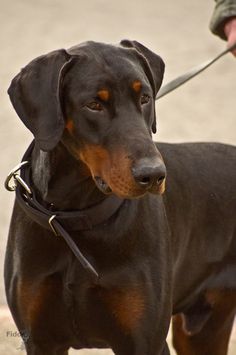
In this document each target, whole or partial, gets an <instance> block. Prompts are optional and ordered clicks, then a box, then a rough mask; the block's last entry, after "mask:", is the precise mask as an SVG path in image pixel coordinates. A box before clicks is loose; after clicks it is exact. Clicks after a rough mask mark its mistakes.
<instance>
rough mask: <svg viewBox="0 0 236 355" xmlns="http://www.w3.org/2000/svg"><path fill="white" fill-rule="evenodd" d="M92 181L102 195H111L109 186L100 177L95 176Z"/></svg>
mask: <svg viewBox="0 0 236 355" xmlns="http://www.w3.org/2000/svg"><path fill="white" fill-rule="evenodd" d="M94 181H95V184H96V185H97V187H98V189H99V190H100V191H102V192H103V193H104V194H110V193H112V189H111V188H110V186H109V185H108V184H107V183H106V182H105V181H104V180H103V179H102V178H101V177H100V176H95V177H94Z"/></svg>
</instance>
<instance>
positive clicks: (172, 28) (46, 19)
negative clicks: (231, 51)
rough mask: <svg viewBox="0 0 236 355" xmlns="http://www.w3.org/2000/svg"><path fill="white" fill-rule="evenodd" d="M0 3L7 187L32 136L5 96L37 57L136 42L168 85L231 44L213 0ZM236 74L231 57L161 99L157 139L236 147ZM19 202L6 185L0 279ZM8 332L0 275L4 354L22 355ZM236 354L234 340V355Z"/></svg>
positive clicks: (0, 146)
mask: <svg viewBox="0 0 236 355" xmlns="http://www.w3.org/2000/svg"><path fill="white" fill-rule="evenodd" d="M0 5H1V11H0V24H1V31H0V41H1V56H0V72H1V73H0V74H1V92H0V95H1V109H0V151H1V169H0V182H1V185H2V186H3V181H4V178H5V176H6V174H7V172H8V171H9V170H10V169H11V168H12V167H13V166H15V165H16V164H18V162H19V161H20V159H21V156H22V153H23V152H24V150H25V148H26V147H27V145H28V143H29V142H30V140H31V138H32V137H31V134H30V133H29V132H28V131H27V130H26V129H25V128H24V126H23V125H22V123H21V122H20V120H19V119H18V118H17V116H16V114H15V113H14V110H13V108H12V107H11V105H10V102H9V99H8V96H7V93H6V91H7V88H8V86H9V83H10V81H11V79H12V78H13V76H14V75H16V74H17V73H18V72H19V70H20V68H21V67H23V66H24V65H25V64H27V63H28V62H29V61H30V60H31V59H33V58H34V57H36V56H38V55H40V54H43V53H46V52H48V51H51V50H53V49H58V48H62V47H64V48H67V47H70V46H72V45H74V44H77V43H80V42H82V41H86V40H88V39H92V40H98V41H102V42H110V43H117V42H119V41H120V40H121V39H124V38H129V39H136V40H138V41H140V42H142V43H143V44H145V45H146V46H148V47H149V48H151V49H152V50H153V51H155V52H157V53H159V54H160V55H161V56H162V57H163V59H164V61H165V62H166V75H165V82H168V81H169V80H170V79H172V78H175V77H176V76H177V75H179V74H182V73H183V72H184V71H186V70H188V69H190V68H191V67H193V66H195V65H197V64H199V63H201V62H203V61H205V60H207V59H208V58H211V57H213V56H214V55H215V54H217V53H218V52H220V51H221V50H222V49H223V48H224V47H225V43H224V42H223V41H221V40H220V39H218V38H217V37H215V36H213V35H212V34H211V33H210V31H209V29H208V25H209V20H210V16H211V13H212V11H213V6H214V2H213V1H212V0H209V1H206V0H198V1H196V0H178V1H161V0H149V1H143V0H142V1H141V0H135V1H134V0H129V1H127V0H119V1H116V2H113V1H107V0H87V1H81V0H77V1H73V0H67V1H63V0H53V1H50V0H39V1H37V2H36V1H32V0H21V1H17V0H12V1H5V0H0ZM235 69H236V60H235V59H234V58H233V57H232V56H231V55H227V56H226V57H225V58H223V59H221V61H220V62H218V63H216V64H215V65H214V66H213V67H212V68H210V69H208V70H207V72H205V73H203V74H201V76H199V77H197V78H195V79H193V80H192V81H191V82H190V83H188V84H186V85H185V86H183V87H182V88H180V89H178V90H177V91H175V92H173V93H171V94H169V95H168V96H166V97H165V98H163V99H160V101H159V102H158V103H157V114H158V134H157V135H156V137H155V138H156V140H158V141H169V142H182V141H220V142H227V143H232V144H235V143H236V129H235V125H236V117H235V116H236V115H235V111H236V110H235V105H236V102H235V92H236V80H235V79H236V70H235ZM13 198H14V196H13V194H11V193H8V192H6V191H5V190H4V189H3V187H1V188H0V204H1V214H0V235H1V239H0V275H2V273H3V260H4V250H5V245H6V238H7V230H8V225H9V219H10V211H11V206H12V203H13ZM9 331H12V332H14V331H15V326H14V325H13V323H12V321H11V318H10V315H9V312H8V311H7V308H6V305H5V296H4V288H3V280H2V276H0V341H1V342H0V354H4V355H5V354H8V355H12V354H18V353H19V351H20V350H21V349H20V340H19V338H17V337H16V338H14V337H13V336H7V332H9ZM82 353H83V354H87V352H86V351H82V352H81V354H82ZM89 353H90V352H89ZM235 353H236V336H235V335H234V336H233V337H232V341H231V352H230V354H231V355H233V354H235ZM70 354H74V352H73V351H71V352H70ZM99 354H100V355H102V354H109V352H108V351H103V352H99Z"/></svg>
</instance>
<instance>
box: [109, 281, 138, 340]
mask: <svg viewBox="0 0 236 355" xmlns="http://www.w3.org/2000/svg"><path fill="white" fill-rule="evenodd" d="M102 297H103V300H104V302H105V303H106V305H107V307H108V308H109V310H110V312H111V314H112V315H113V317H114V318H115V320H116V322H117V323H118V324H119V325H120V327H121V328H122V330H123V331H124V332H125V333H130V332H131V331H132V330H134V329H135V328H137V327H138V326H139V324H140V322H141V321H142V318H143V315H144V312H145V299H144V295H143V292H142V291H141V290H140V289H138V288H131V289H126V290H119V289H112V290H104V291H103V292H102Z"/></svg>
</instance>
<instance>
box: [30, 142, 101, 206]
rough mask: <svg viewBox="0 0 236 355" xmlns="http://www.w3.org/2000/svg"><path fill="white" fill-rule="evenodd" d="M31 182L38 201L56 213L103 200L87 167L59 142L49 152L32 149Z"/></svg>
mask: <svg viewBox="0 0 236 355" xmlns="http://www.w3.org/2000/svg"><path fill="white" fill-rule="evenodd" d="M32 180H33V184H34V188H35V189H36V193H37V195H38V198H39V199H40V200H41V202H44V203H46V204H48V205H50V204H53V206H54V208H55V209H56V210H80V209H85V208H88V207H91V206H93V205H95V204H98V203H99V202H100V201H102V200H104V198H105V197H106V196H105V195H104V194H103V193H102V192H101V191H99V189H98V188H97V187H96V185H95V183H94V181H93V179H92V177H91V176H90V174H89V172H88V168H87V167H86V166H85V165H84V163H82V162H81V161H79V160H76V159H75V158H74V157H73V156H72V155H71V154H70V153H69V152H68V150H67V149H66V147H65V146H64V145H63V144H62V143H59V144H58V145H57V146H56V147H55V148H54V149H53V150H52V151H50V152H43V151H42V150H40V149H39V148H38V147H37V146H35V148H34V150H33V153H32Z"/></svg>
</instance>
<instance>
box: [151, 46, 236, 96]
mask: <svg viewBox="0 0 236 355" xmlns="http://www.w3.org/2000/svg"><path fill="white" fill-rule="evenodd" d="M235 48H236V43H234V44H233V45H232V46H230V47H229V48H227V49H225V50H224V51H223V52H221V53H219V54H218V55H217V56H215V57H214V58H212V59H210V60H208V61H207V62H204V63H202V64H200V65H198V66H196V67H194V68H193V69H191V70H190V71H188V72H187V73H185V74H183V75H180V76H178V77H177V78H176V79H174V80H171V81H170V82H169V83H167V84H166V85H164V86H163V87H162V88H161V89H160V90H159V92H158V94H157V96H156V100H159V99H160V98H161V97H163V96H165V95H167V94H169V92H171V91H173V90H175V89H177V88H178V87H180V86H181V85H183V84H184V83H186V82H187V81H189V80H190V79H192V78H194V77H195V76H196V75H198V74H200V73H201V72H203V71H204V70H205V69H207V68H208V67H209V66H211V65H212V64H213V63H215V62H216V61H217V60H218V59H220V58H221V57H223V56H224V55H225V54H226V53H229V52H231V51H232V50H233V49H235Z"/></svg>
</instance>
